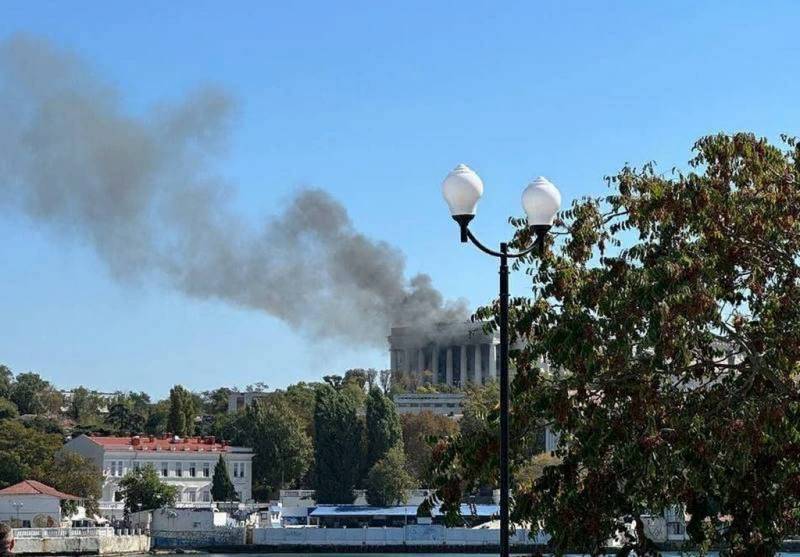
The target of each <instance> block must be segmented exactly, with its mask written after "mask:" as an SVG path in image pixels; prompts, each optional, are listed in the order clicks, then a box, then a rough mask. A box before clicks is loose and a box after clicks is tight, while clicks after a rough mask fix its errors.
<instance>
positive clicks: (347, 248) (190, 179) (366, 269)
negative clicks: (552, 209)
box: [0, 36, 467, 346]
mask: <svg viewBox="0 0 800 557" xmlns="http://www.w3.org/2000/svg"><path fill="white" fill-rule="evenodd" d="M234 111H235V106H234V104H233V103H232V101H231V99H230V98H229V96H228V95H226V94H225V92H224V91H221V90H219V89H214V88H206V89H202V90H199V91H196V92H195V93H193V94H191V95H189V96H188V97H187V98H185V99H183V100H182V101H181V102H178V103H172V104H163V105H159V106H157V107H155V108H153V109H152V110H150V111H148V112H145V113H142V114H131V113H130V112H128V111H126V110H125V109H124V108H123V105H122V99H121V97H120V91H118V90H117V89H115V88H114V87H113V86H111V85H109V84H108V83H105V82H103V81H102V80H100V79H98V78H97V77H96V76H95V75H94V74H93V72H92V71H91V70H90V69H88V68H87V66H86V65H85V64H84V63H83V62H82V61H81V60H80V59H78V58H77V57H76V56H74V55H73V54H71V53H68V52H64V51H61V50H59V49H57V48H55V47H53V46H52V45H51V44H49V43H47V42H46V41H42V40H38V39H35V38H31V37H27V36H15V37H12V38H11V39H8V40H6V41H4V42H1V43H0V205H3V206H5V207H7V208H8V207H10V208H12V209H14V210H21V211H23V212H24V213H25V214H26V215H27V216H28V217H30V218H31V219H32V220H33V221H35V222H38V223H41V224H43V225H46V226H47V227H49V228H50V229H52V230H53V231H54V232H55V234H56V235H57V236H59V237H68V238H71V239H77V240H80V241H84V242H87V243H88V244H89V245H90V246H91V247H92V248H93V249H94V250H95V251H96V253H97V255H98V256H99V258H100V260H101V261H102V262H104V263H105V265H106V266H107V267H108V269H109V272H110V273H111V274H112V276H114V277H115V278H116V279H118V280H121V281H131V280H137V279H140V278H142V277H155V278H158V279H161V280H165V281H166V282H167V283H168V284H169V285H170V286H171V287H174V288H176V289H177V290H179V291H181V292H183V293H185V294H186V295H189V296H192V297H195V298H201V299H208V298H210V299H218V300H222V301H225V302H227V303H231V304H234V305H237V306H241V307H245V308H251V309H257V310H262V311H264V312H266V313H268V314H270V315H272V316H275V317H277V318H279V319H281V320H283V321H284V322H286V323H288V324H289V325H290V326H291V327H293V328H294V329H296V330H299V331H301V332H302V333H304V334H307V335H310V336H315V337H326V338H334V339H335V338H339V339H346V340H348V341H351V342H353V341H355V342H359V343H365V344H370V345H373V346H385V343H386V335H387V334H388V333H389V328H390V325H391V324H406V325H411V326H425V325H426V324H429V323H434V322H440V321H453V320H463V319H464V318H465V317H466V315H467V312H466V306H465V304H464V303H463V302H462V301H458V302H448V301H445V300H444V299H443V297H442V295H441V293H440V292H439V291H438V290H436V289H435V288H434V287H433V286H432V284H431V280H430V277H428V276H427V275H417V276H415V277H413V278H411V279H410V280H407V279H406V278H405V273H404V271H405V263H404V256H403V254H402V252H401V251H400V250H398V249H397V248H395V247H392V246H390V245H387V244H386V243H385V242H381V241H376V240H373V239H371V238H368V237H366V236H364V235H363V234H360V233H359V232H358V231H357V230H355V228H354V226H353V223H352V222H351V220H350V218H349V217H348V215H347V212H346V210H345V209H344V207H343V206H342V205H341V204H340V203H339V202H338V201H336V200H335V199H334V198H333V197H331V195H330V194H328V193H326V192H325V191H323V190H320V189H304V190H301V191H299V192H297V193H296V195H295V196H294V197H293V198H292V199H291V200H290V202H289V203H288V205H287V206H286V207H285V209H284V210H283V212H282V213H281V214H279V215H277V216H270V217H267V218H264V219H263V220H262V221H261V222H258V223H253V222H252V221H251V220H248V219H245V218H243V217H242V216H241V215H239V214H237V213H236V212H235V210H234V209H233V208H232V205H231V203H230V200H231V197H232V195H233V194H234V188H232V186H231V184H228V183H226V182H225V180H223V179H222V178H221V177H219V176H218V175H216V174H215V173H214V162H215V158H216V157H218V156H219V155H220V153H222V152H224V149H225V142H226V138H227V136H228V132H229V128H230V126H231V124H232V119H233V118H232V117H233V113H234Z"/></svg>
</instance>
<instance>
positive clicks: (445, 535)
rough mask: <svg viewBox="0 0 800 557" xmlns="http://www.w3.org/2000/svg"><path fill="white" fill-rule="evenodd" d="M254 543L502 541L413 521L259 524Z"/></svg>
mask: <svg viewBox="0 0 800 557" xmlns="http://www.w3.org/2000/svg"><path fill="white" fill-rule="evenodd" d="M548 539H549V538H548V537H547V536H546V535H543V534H538V535H537V536H536V537H535V538H531V537H530V535H529V532H528V530H522V529H518V530H517V531H516V532H514V534H513V535H512V536H511V539H510V542H511V544H513V545H524V544H544V543H547V540H548ZM253 543H254V544H258V545H347V546H355V545H375V546H380V545H438V546H441V545H445V546H447V545H452V546H477V545H492V546H494V545H499V544H500V530H497V529H489V528H480V529H474V530H473V529H470V528H445V527H444V526H438V525H436V526H426V525H419V524H417V525H410V526H405V527H401V528H388V527H387V528H366V527H365V528H256V529H255V530H254V531H253Z"/></svg>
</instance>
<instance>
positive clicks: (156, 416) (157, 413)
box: [144, 400, 170, 435]
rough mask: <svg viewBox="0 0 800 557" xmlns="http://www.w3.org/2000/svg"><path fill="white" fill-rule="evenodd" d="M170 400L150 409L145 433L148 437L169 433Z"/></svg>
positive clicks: (158, 403)
mask: <svg viewBox="0 0 800 557" xmlns="http://www.w3.org/2000/svg"><path fill="white" fill-rule="evenodd" d="M169 408H170V404H169V400H160V401H158V402H156V403H155V404H154V405H152V406H151V407H150V411H149V412H148V414H147V420H146V421H145V424H144V431H145V433H147V434H148V435H161V434H163V433H167V431H168V427H167V424H168V422H169Z"/></svg>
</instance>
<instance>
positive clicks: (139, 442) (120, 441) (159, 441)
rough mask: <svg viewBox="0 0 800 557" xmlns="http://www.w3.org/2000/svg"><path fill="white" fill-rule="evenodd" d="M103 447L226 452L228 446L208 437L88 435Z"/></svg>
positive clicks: (111, 448)
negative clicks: (176, 437) (175, 437)
mask: <svg viewBox="0 0 800 557" xmlns="http://www.w3.org/2000/svg"><path fill="white" fill-rule="evenodd" d="M88 438H89V439H90V440H91V441H93V442H94V443H96V444H98V445H100V446H101V447H103V448H104V449H110V450H134V451H174V452H179V451H180V452H183V451H194V452H199V451H216V452H227V451H228V450H229V446H228V445H227V444H224V443H219V442H217V441H216V439H213V438H210V437H187V438H185V439H183V438H181V439H178V440H175V439H174V438H173V437H167V438H166V439H164V438H161V437H148V436H147V435H142V436H140V437H95V436H88Z"/></svg>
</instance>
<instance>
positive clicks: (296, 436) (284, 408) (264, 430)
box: [235, 396, 313, 495]
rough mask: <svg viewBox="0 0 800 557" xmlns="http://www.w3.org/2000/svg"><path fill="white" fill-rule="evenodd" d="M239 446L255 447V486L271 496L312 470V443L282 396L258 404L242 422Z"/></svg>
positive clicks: (260, 401) (253, 405)
mask: <svg viewBox="0 0 800 557" xmlns="http://www.w3.org/2000/svg"><path fill="white" fill-rule="evenodd" d="M240 424H241V429H240V432H239V437H238V438H236V439H235V441H236V443H237V444H240V445H244V446H247V447H252V449H253V452H254V457H253V483H254V484H255V489H256V490H258V488H261V489H263V490H264V491H265V492H266V493H265V495H269V494H270V493H272V494H273V495H274V494H275V492H277V491H278V490H280V489H282V488H284V487H286V486H287V485H291V484H295V483H296V482H297V481H299V480H300V479H301V478H302V477H303V476H304V475H305V473H306V472H307V471H308V469H309V467H310V466H311V460H312V458H313V451H312V448H311V439H310V438H309V437H308V435H307V434H306V432H305V430H304V428H303V423H302V422H301V421H300V419H299V418H298V417H297V416H296V415H295V414H294V412H293V411H292V407H291V406H290V405H289V403H288V402H287V401H286V400H285V399H284V397H282V396H275V397H269V398H266V399H263V400H258V399H257V400H255V401H254V402H253V403H252V404H251V405H250V406H248V407H247V409H246V410H245V412H244V415H243V416H242V419H241V420H240Z"/></svg>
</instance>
